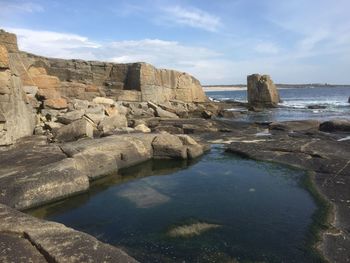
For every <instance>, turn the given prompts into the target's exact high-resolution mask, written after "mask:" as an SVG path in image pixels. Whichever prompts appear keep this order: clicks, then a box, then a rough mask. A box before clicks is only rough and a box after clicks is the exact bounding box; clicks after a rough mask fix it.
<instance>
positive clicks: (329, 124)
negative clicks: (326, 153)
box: [320, 119, 350, 132]
mask: <svg viewBox="0 0 350 263" xmlns="http://www.w3.org/2000/svg"><path fill="white" fill-rule="evenodd" d="M320 131H324V132H350V120H346V119H344V120H342V119H339V120H330V121H325V122H322V123H321V124H320Z"/></svg>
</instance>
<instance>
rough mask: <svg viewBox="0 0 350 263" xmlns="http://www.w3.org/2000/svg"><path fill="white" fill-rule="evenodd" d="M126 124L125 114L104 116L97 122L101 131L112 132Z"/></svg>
mask: <svg viewBox="0 0 350 263" xmlns="http://www.w3.org/2000/svg"><path fill="white" fill-rule="evenodd" d="M127 126H128V121H127V119H126V117H125V115H119V114H118V115H114V116H112V117H106V118H104V119H103V120H102V121H101V122H100V123H99V126H98V127H99V129H100V130H102V131H103V133H108V132H113V131H114V130H116V129H118V128H125V127H127Z"/></svg>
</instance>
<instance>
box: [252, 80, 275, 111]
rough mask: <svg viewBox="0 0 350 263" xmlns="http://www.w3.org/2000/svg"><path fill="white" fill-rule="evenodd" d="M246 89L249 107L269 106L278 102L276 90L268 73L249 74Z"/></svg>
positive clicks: (273, 105)
mask: <svg viewBox="0 0 350 263" xmlns="http://www.w3.org/2000/svg"><path fill="white" fill-rule="evenodd" d="M247 89H248V90H247V92H248V104H249V106H251V107H257V108H271V107H276V106H277V104H278V103H279V102H280V96H279V94H278V90H277V88H276V86H275V84H274V83H273V82H272V80H271V78H270V76H269V75H259V74H253V75H249V76H248V77H247Z"/></svg>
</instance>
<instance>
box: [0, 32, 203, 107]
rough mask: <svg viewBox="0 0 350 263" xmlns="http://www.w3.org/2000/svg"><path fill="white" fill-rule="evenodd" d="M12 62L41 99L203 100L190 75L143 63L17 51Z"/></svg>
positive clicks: (197, 84)
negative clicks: (36, 89) (86, 59)
mask: <svg viewBox="0 0 350 263" xmlns="http://www.w3.org/2000/svg"><path fill="white" fill-rule="evenodd" d="M4 34H6V33H4V32H0V35H4ZM0 41H1V36H0ZM0 43H1V42H0ZM16 62H17V63H16V64H15V66H16V68H17V70H18V71H19V73H20V76H21V78H22V81H23V83H24V85H25V86H37V87H38V95H40V96H42V97H43V98H44V99H53V100H56V99H58V98H61V97H64V98H78V99H84V100H92V99H93V98H94V97H96V96H102V97H110V98H112V99H114V100H120V101H148V100H152V101H154V102H165V101H169V100H181V101H184V102H205V101H207V97H206V95H205V93H204V91H203V89H202V87H201V84H200V82H199V81H198V80H197V79H195V78H194V77H192V76H191V75H189V74H187V73H183V72H178V71H175V70H167V69H156V68H155V67H154V66H152V65H150V64H147V63H128V64H116V63H107V62H98V61H83V60H77V59H73V60H65V59H53V58H45V57H40V56H36V55H33V54H28V53H26V52H20V53H17V60H16Z"/></svg>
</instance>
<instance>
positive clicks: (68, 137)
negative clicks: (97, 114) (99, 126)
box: [55, 119, 94, 142]
mask: <svg viewBox="0 0 350 263" xmlns="http://www.w3.org/2000/svg"><path fill="white" fill-rule="evenodd" d="M93 132H94V126H93V125H92V124H91V122H89V121H87V120H86V119H80V120H77V121H73V122H72V123H70V124H68V125H66V126H63V127H62V128H60V129H59V130H58V131H57V133H56V136H55V140H57V141H59V142H69V141H75V140H78V139H80V138H83V137H90V138H92V137H93Z"/></svg>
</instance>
